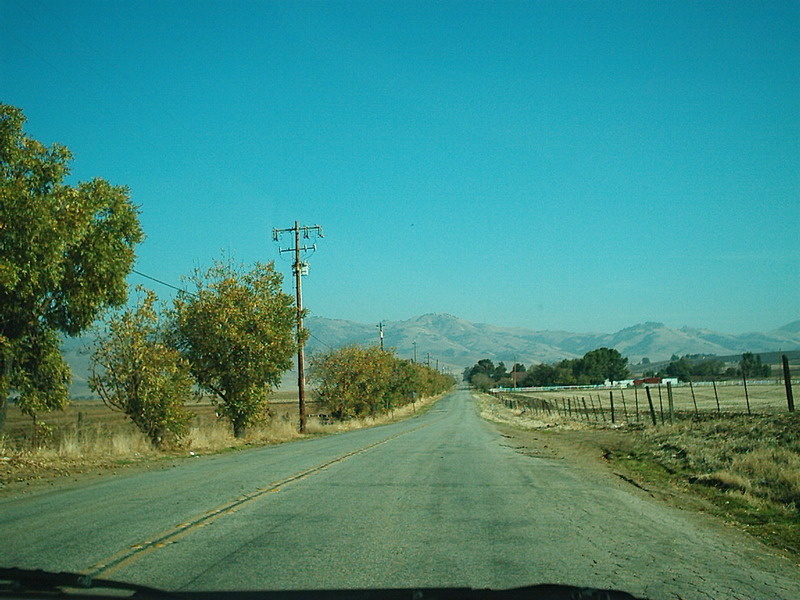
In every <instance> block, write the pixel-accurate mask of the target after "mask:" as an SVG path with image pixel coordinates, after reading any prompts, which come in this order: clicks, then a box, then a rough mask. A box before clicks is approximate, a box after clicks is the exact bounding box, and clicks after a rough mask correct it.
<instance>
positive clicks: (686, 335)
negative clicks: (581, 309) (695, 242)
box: [306, 313, 800, 370]
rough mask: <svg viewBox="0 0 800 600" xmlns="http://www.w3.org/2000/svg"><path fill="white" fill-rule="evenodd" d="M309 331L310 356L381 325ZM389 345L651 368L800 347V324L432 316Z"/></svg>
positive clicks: (319, 326) (368, 337)
mask: <svg viewBox="0 0 800 600" xmlns="http://www.w3.org/2000/svg"><path fill="white" fill-rule="evenodd" d="M306 327H307V328H308V329H309V331H310V332H311V335H312V337H311V338H310V339H309V342H308V346H307V351H308V352H309V353H312V354H313V352H315V351H325V350H326V349H327V348H338V347H340V346H343V345H346V344H353V343H361V344H376V343H378V340H379V328H378V326H377V325H375V324H364V323H357V322H353V321H342V320H336V319H326V318H323V317H310V318H308V319H307V320H306ZM383 332H384V344H385V346H386V347H391V348H394V349H395V350H396V352H397V354H398V355H399V356H402V357H407V358H412V357H413V356H414V351H415V348H414V342H416V353H417V360H418V361H427V360H428V353H430V357H431V359H432V360H438V361H440V363H441V364H444V365H446V366H448V367H452V368H455V369H459V370H461V369H463V368H464V367H465V366H470V365H472V364H474V363H475V362H476V361H478V360H480V359H482V358H490V359H492V360H493V361H495V362H498V361H501V360H502V361H504V362H506V364H511V363H513V362H519V363H523V364H525V365H530V364H531V363H540V362H554V361H557V360H561V359H564V358H577V357H580V356H583V355H584V354H585V353H586V352H588V351H590V350H594V349H595V348H600V347H604V346H605V347H607V348H615V349H617V350H618V351H619V352H620V353H621V354H622V355H624V356H627V357H628V359H629V361H630V363H631V364H633V363H638V362H640V361H641V360H642V358H645V357H646V358H649V359H650V360H651V361H652V362H657V361H661V360H667V359H669V358H670V357H671V356H672V355H673V354H677V355H678V356H683V355H684V354H714V355H718V356H725V355H731V354H741V353H742V352H767V351H775V350H798V349H800V320H798V321H794V322H792V323H789V324H787V325H784V326H783V327H781V328H779V329H775V330H773V331H768V332H764V333H758V332H754V333H744V334H728V333H720V332H716V331H711V330H709V329H697V328H691V327H682V328H680V329H673V328H670V327H667V326H666V325H664V324H663V323H655V322H647V323H640V324H638V325H633V326H632V327H627V328H625V329H621V330H620V331H617V332H615V333H573V332H568V331H549V330H543V331H539V330H532V329H524V328H519V327H498V326H495V325H489V324H486V323H472V322H469V321H465V320H464V319H459V318H458V317H454V316H452V315H448V314H441V313H434V314H426V315H422V316H419V317H415V318H412V319H408V320H406V321H386V322H384V323H383Z"/></svg>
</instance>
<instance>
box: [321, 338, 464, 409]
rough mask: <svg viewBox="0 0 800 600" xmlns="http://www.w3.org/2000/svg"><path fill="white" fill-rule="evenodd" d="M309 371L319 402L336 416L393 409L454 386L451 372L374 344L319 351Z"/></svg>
mask: <svg viewBox="0 0 800 600" xmlns="http://www.w3.org/2000/svg"><path fill="white" fill-rule="evenodd" d="M309 373H310V379H311V381H312V382H313V383H314V384H315V385H316V388H317V394H318V396H319V399H320V401H321V402H322V404H323V405H324V406H325V408H326V410H327V411H328V412H329V413H330V415H331V416H332V417H334V418H336V419H348V418H353V417H364V416H375V415H378V414H381V413H385V412H389V411H391V410H393V409H395V408H398V407H400V406H404V405H406V404H409V403H411V402H414V401H415V400H416V399H421V398H423V397H426V396H433V395H435V394H438V393H441V392H444V391H446V390H447V389H449V388H450V387H452V386H453V385H454V384H455V380H454V379H453V378H452V377H451V376H449V375H443V374H442V373H439V372H438V371H436V370H435V369H431V368H430V367H427V366H425V365H420V364H416V363H412V362H409V361H407V360H403V359H400V358H398V357H396V356H395V355H394V353H393V352H391V351H383V350H381V349H380V348H377V347H372V346H370V347H364V346H357V345H356V346H347V347H344V348H340V349H338V350H332V351H330V352H327V353H324V354H318V355H316V356H314V357H312V359H311V368H310V370H309Z"/></svg>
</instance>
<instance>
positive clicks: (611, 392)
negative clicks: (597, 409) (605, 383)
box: [608, 390, 617, 424]
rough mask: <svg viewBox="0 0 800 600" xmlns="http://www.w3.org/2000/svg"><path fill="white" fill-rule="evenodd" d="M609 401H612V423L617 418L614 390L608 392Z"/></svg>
mask: <svg viewBox="0 0 800 600" xmlns="http://www.w3.org/2000/svg"><path fill="white" fill-rule="evenodd" d="M608 401H609V402H610V403H611V423H612V424H613V423H616V422H617V421H616V419H615V418H614V391H613V390H609V392H608Z"/></svg>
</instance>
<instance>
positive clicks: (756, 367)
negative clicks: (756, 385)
mask: <svg viewBox="0 0 800 600" xmlns="http://www.w3.org/2000/svg"><path fill="white" fill-rule="evenodd" d="M743 374H744V376H745V377H769V376H771V375H772V367H770V365H767V364H764V363H762V362H761V355H760V354H753V353H752V352H745V353H744V354H742V359H741V360H740V361H739V364H738V365H737V366H735V367H726V365H725V363H724V362H723V361H721V360H719V359H717V358H710V359H706V360H696V359H693V358H692V356H691V355H686V356H683V357H681V358H677V357H675V356H673V359H672V360H671V361H670V363H669V364H668V365H667V366H666V367H665V368H664V370H663V371H659V372H656V371H646V372H645V375H647V376H652V375H666V376H668V377H677V378H678V379H680V380H681V381H689V380H690V379H693V380H695V381H696V380H698V379H699V380H712V379H724V378H739V377H742V375H743Z"/></svg>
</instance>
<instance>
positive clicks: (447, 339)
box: [63, 313, 800, 397]
mask: <svg viewBox="0 0 800 600" xmlns="http://www.w3.org/2000/svg"><path fill="white" fill-rule="evenodd" d="M305 324H306V327H307V328H308V329H309V332H310V333H311V337H310V339H309V341H308V344H307V346H306V353H307V355H309V356H313V354H314V353H315V352H324V351H326V350H328V349H329V348H339V347H341V346H345V345H348V344H378V342H379V331H378V326H377V324H376V323H358V322H355V321H344V320H341V319H326V318H324V317H309V318H308V319H306V321H305ZM383 328H384V344H385V345H386V347H387V348H394V349H395V350H396V351H397V353H398V355H400V356H402V357H406V358H413V357H414V351H415V348H414V342H416V354H417V360H418V361H419V362H426V361H427V360H429V356H430V361H431V364H432V365H436V364H437V361H438V365H439V367H441V368H448V369H452V370H453V372H454V373H455V374H458V373H460V372H461V371H462V370H463V369H464V367H468V366H470V365H472V364H474V363H475V362H477V361H478V360H480V359H482V358H490V359H491V360H493V361H495V362H499V361H504V362H505V363H506V364H507V365H510V364H511V363H513V362H520V363H523V364H525V365H530V364H535V363H540V362H554V361H557V360H561V359H563V358H577V357H580V356H583V355H584V354H586V353H587V352H588V351H589V350H594V349H595V348H600V347H602V346H606V347H608V348H616V349H617V350H619V351H620V353H622V354H623V355H624V356H627V357H628V359H629V362H630V364H635V363H638V362H640V361H641V359H642V358H644V357H647V358H649V359H650V361H651V362H653V363H658V362H660V361H664V360H668V359H669V358H670V357H671V356H672V355H673V354H677V355H678V356H683V355H685V354H707V355H716V356H719V357H724V356H730V355H736V354H741V353H742V352H756V353H765V352H770V351H772V352H774V351H778V350H782V351H791V350H800V320H798V321H793V322H792V323H788V324H786V325H784V326H783V327H780V328H778V329H775V330H773V331H768V332H765V333H757V332H754V333H745V334H738V335H737V334H727V333H719V332H715V331H711V330H708V329H696V328H690V327H682V328H680V329H672V328H669V327H666V326H665V325H664V324H663V323H655V322H648V323H640V324H638V325H633V326H631V327H626V328H625V329H621V330H619V331H617V332H615V333H571V332H568V331H547V330H544V331H537V330H532V329H524V328H517V327H498V326H495V325H488V324H486V323H472V322H470V321H465V320H464V319H459V318H458V317H454V316H452V315H448V314H441V313H433V314H426V315H422V316H419V317H414V318H412V319H408V320H405V321H386V322H384V325H383ZM63 350H64V356H65V357H66V360H67V362H68V363H69V365H70V366H71V367H72V370H73V379H74V382H73V385H72V390H71V392H72V395H73V397H86V396H90V395H91V391H90V390H89V387H88V385H87V383H86V380H87V378H88V375H89V351H88V350H87V339H85V338H77V339H68V340H66V341H65V342H64V345H63ZM294 377H295V375H293V374H291V373H287V374H286V376H285V377H284V381H285V387H292V386H294V385H295V384H294Z"/></svg>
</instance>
